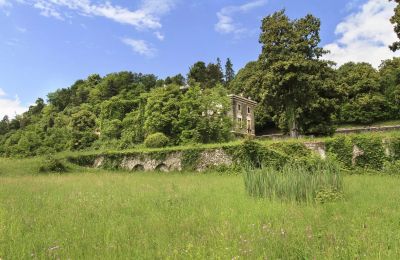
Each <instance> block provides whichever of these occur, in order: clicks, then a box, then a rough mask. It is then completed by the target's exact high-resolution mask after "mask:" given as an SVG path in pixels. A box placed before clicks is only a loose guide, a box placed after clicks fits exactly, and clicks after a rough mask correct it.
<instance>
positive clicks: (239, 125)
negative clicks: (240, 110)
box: [237, 117, 243, 128]
mask: <svg viewBox="0 0 400 260" xmlns="http://www.w3.org/2000/svg"><path fill="white" fill-rule="evenodd" d="M242 122H243V120H242V118H241V117H238V119H237V126H238V127H239V128H242V127H243V123H242Z"/></svg>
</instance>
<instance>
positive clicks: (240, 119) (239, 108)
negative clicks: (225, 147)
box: [229, 95, 257, 136]
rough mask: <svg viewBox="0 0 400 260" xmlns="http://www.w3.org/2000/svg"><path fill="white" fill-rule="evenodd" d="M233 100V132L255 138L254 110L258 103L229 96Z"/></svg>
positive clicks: (231, 112)
mask: <svg viewBox="0 0 400 260" xmlns="http://www.w3.org/2000/svg"><path fill="white" fill-rule="evenodd" d="M229 98H230V99H231V111H230V115H231V116H232V119H233V129H232V132H234V133H236V134H241V135H252V136H255V134H256V131H255V118H254V110H255V108H256V106H257V102H255V101H253V100H251V99H248V98H245V97H242V96H238V95H229Z"/></svg>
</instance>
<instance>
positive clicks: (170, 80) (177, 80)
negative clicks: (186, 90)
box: [164, 74, 186, 86]
mask: <svg viewBox="0 0 400 260" xmlns="http://www.w3.org/2000/svg"><path fill="white" fill-rule="evenodd" d="M185 83H186V79H185V77H184V76H182V74H177V75H175V76H173V77H167V78H165V80H164V84H166V85H170V84H175V85H178V86H184V85H185Z"/></svg>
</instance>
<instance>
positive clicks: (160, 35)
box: [154, 31, 165, 41]
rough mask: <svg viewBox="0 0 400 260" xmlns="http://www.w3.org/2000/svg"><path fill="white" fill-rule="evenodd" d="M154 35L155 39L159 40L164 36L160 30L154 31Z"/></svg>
mask: <svg viewBox="0 0 400 260" xmlns="http://www.w3.org/2000/svg"><path fill="white" fill-rule="evenodd" d="M154 35H155V36H156V37H157V39H159V40H160V41H163V40H164V38H165V36H164V34H162V33H161V32H158V31H157V32H154Z"/></svg>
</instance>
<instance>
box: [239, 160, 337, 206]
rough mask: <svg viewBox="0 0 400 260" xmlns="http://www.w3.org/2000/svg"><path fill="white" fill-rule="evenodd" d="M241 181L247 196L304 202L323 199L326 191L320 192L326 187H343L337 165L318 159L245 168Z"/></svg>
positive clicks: (331, 188) (329, 188) (330, 188)
mask: <svg viewBox="0 0 400 260" xmlns="http://www.w3.org/2000/svg"><path fill="white" fill-rule="evenodd" d="M244 182H245V187H246V191H247V192H248V193H249V194H250V195H251V196H255V197H263V198H269V199H272V200H275V199H279V200H283V201H297V202H308V203H312V202H314V201H315V200H319V201H320V200H321V199H324V200H325V199H327V198H326V197H327V196H326V195H327V194H324V196H323V194H322V193H323V192H326V190H331V191H334V192H335V193H336V192H341V191H342V189H343V179H342V176H341V174H340V169H339V167H338V166H337V165H336V164H335V163H333V162H331V161H321V160H319V161H314V162H313V163H312V164H309V165H306V164H303V163H296V162H294V163H289V164H286V165H285V166H283V168H282V169H280V170H278V169H276V168H273V167H269V168H263V169H258V170H254V169H247V170H245V171H244ZM329 198H330V196H329ZM321 202H322V201H321Z"/></svg>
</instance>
